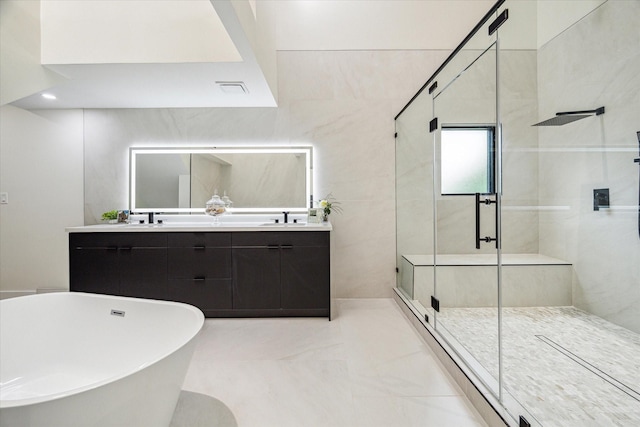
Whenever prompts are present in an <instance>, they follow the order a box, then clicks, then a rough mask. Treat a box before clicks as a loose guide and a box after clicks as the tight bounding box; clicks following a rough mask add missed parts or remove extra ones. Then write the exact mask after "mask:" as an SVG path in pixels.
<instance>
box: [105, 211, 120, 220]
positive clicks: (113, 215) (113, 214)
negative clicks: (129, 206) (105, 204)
mask: <svg viewBox="0 0 640 427" xmlns="http://www.w3.org/2000/svg"><path fill="white" fill-rule="evenodd" d="M114 219H118V211H117V210H112V211H107V212H105V213H103V214H102V220H103V221H111V220H114Z"/></svg>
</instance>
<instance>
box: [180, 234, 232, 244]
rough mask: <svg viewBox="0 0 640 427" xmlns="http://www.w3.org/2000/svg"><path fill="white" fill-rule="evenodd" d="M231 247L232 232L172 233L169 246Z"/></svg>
mask: <svg viewBox="0 0 640 427" xmlns="http://www.w3.org/2000/svg"><path fill="white" fill-rule="evenodd" d="M202 246H205V247H211V248H215V247H230V246H231V233H217V232H213V233H170V234H169V247H171V248H193V247H202Z"/></svg>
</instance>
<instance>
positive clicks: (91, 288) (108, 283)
mask: <svg viewBox="0 0 640 427" xmlns="http://www.w3.org/2000/svg"><path fill="white" fill-rule="evenodd" d="M166 241H167V236H166V234H164V233H153V234H151V233H77V234H70V235H69V267H70V271H69V275H70V289H71V290H72V291H78V292H92V293H99V294H108V295H121V296H130V297H141V298H153V299H166V296H167V248H166V245H167V243H166Z"/></svg>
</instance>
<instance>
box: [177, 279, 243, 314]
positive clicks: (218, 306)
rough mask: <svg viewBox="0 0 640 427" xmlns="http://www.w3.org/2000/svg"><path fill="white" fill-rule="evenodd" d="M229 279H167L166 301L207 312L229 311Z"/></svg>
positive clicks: (230, 306)
mask: <svg viewBox="0 0 640 427" xmlns="http://www.w3.org/2000/svg"><path fill="white" fill-rule="evenodd" d="M231 282H232V281H231V279H206V278H204V277H195V278H193V279H169V294H168V299H169V300H171V301H178V302H184V303H186V304H191V305H193V306H196V307H198V308H199V309H200V310H202V311H203V312H204V313H205V314H207V313H206V312H207V311H209V310H230V309H231V308H232V305H231Z"/></svg>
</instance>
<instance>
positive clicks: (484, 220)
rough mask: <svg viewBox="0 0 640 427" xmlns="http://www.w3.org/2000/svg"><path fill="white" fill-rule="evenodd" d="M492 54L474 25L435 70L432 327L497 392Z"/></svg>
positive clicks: (488, 40) (489, 39) (490, 43)
mask: <svg viewBox="0 0 640 427" xmlns="http://www.w3.org/2000/svg"><path fill="white" fill-rule="evenodd" d="M496 60H497V50H496V43H495V37H494V36H487V30H486V28H485V29H481V30H480V31H478V33H476V35H475V36H474V38H473V39H472V42H471V43H470V44H469V46H468V48H465V49H463V50H461V51H460V52H459V53H458V54H457V56H456V61H455V62H454V61H452V62H451V63H449V64H448V65H447V67H446V69H445V70H444V71H445V73H442V75H447V74H448V75H450V76H452V79H451V80H450V81H442V80H440V76H438V86H439V87H440V88H442V89H441V90H440V91H435V92H434V93H433V95H434V96H433V105H434V106H433V112H434V117H435V118H437V122H438V128H437V130H436V131H435V132H434V133H433V135H434V149H435V152H434V159H435V163H434V165H435V166H434V184H435V187H434V194H435V213H434V217H435V237H436V238H435V241H436V247H435V254H436V257H435V263H434V264H435V272H436V273H435V297H436V301H435V303H436V305H439V311H438V312H437V313H436V330H437V331H438V332H439V333H440V334H441V335H442V336H443V337H444V338H445V339H446V340H447V341H448V342H449V343H450V344H451V346H452V347H453V348H454V349H455V351H456V352H457V353H458V354H460V355H461V356H463V357H464V359H465V360H466V362H467V364H468V366H469V367H470V368H471V369H473V370H474V372H475V373H476V374H477V375H478V377H479V378H480V379H481V381H482V382H483V383H484V384H485V385H486V386H487V387H488V388H489V389H490V390H492V391H493V393H495V394H496V395H498V394H499V373H500V369H499V336H498V333H499V317H498V314H499V310H498V256H497V245H496V241H495V239H496V237H497V235H496V232H497V230H496V227H497V220H498V217H497V211H496V197H498V196H497V194H495V193H496V192H495V189H496V188H498V184H499V183H498V182H496V180H497V179H498V175H497V173H496V168H497V164H498V160H499V156H497V155H496V147H497V138H498V129H497V127H496V115H497V108H496V107H497V106H496V76H497V74H496V71H497V70H496ZM450 67H458V68H457V69H450ZM478 236H480V237H481V238H482V240H480V241H479V242H478V241H477V237H478ZM487 236H488V238H489V239H493V240H490V241H485V240H484V239H485V237H487ZM478 246H479V248H477V247H478Z"/></svg>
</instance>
